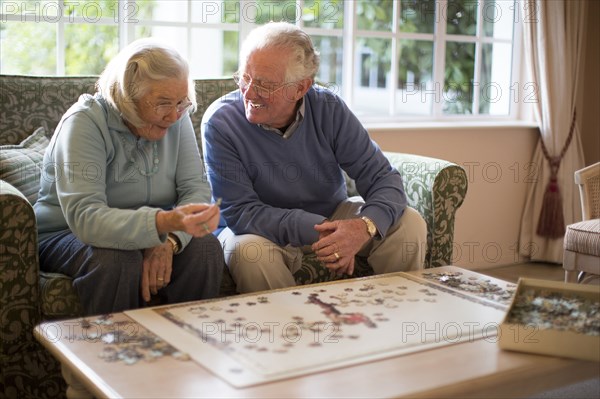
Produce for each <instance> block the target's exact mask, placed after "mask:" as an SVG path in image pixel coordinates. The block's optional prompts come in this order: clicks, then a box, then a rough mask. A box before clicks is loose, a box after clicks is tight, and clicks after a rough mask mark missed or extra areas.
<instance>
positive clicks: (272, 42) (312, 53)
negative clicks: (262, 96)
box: [240, 22, 320, 82]
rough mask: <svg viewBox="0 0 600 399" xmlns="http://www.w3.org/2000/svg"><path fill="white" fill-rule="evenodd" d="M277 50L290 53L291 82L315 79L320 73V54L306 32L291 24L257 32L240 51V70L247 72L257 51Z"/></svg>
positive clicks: (277, 24)
mask: <svg viewBox="0 0 600 399" xmlns="http://www.w3.org/2000/svg"><path fill="white" fill-rule="evenodd" d="M277 47H278V48H285V49H289V50H290V64H289V65H288V68H287V71H286V80H287V81H290V82H291V81H296V80H300V79H305V78H311V79H314V78H315V76H316V74H317V71H318V70H319V62H320V57H319V52H318V51H317V50H315V48H314V46H313V43H312V40H311V39H310V36H309V35H308V34H307V33H306V32H304V31H303V30H302V29H300V28H299V27H297V26H296V25H293V24H290V23H288V22H269V23H267V24H265V25H262V26H259V27H258V28H255V29H253V30H252V31H251V32H250V34H249V35H248V37H247V38H246V40H245V41H244V44H243V45H242V48H241V51H240V70H242V71H243V70H244V68H245V67H246V62H247V61H248V57H249V56H250V55H251V54H252V53H253V52H254V51H256V50H263V49H267V48H277Z"/></svg>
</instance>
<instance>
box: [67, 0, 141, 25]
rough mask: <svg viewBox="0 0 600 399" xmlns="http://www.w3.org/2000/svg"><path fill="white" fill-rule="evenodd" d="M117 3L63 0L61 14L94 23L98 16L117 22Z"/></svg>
mask: <svg viewBox="0 0 600 399" xmlns="http://www.w3.org/2000/svg"><path fill="white" fill-rule="evenodd" d="M117 3H118V1H117V0H101V1H65V3H64V6H63V15H64V16H68V17H69V18H73V17H80V18H83V19H84V21H85V22H90V23H95V22H97V21H98V20H100V18H110V19H111V20H112V21H115V22H118V21H119V14H118V12H119V5H118V4H117ZM132 10H133V9H132ZM67 20H69V19H67Z"/></svg>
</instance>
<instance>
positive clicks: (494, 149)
mask: <svg viewBox="0 0 600 399" xmlns="http://www.w3.org/2000/svg"><path fill="white" fill-rule="evenodd" d="M370 134H371V137H372V138H373V139H374V140H375V141H376V142H377V143H378V144H379V146H380V147H382V148H383V149H384V150H386V151H397V152H408V153H414V154H419V155H425V156H430V157H435V158H442V159H446V160H449V161H452V162H454V163H456V164H458V165H461V166H462V167H463V168H464V169H465V170H466V172H467V176H468V180H469V189H468V191H467V197H466V199H465V202H464V203H463V206H462V207H461V208H460V209H459V210H458V213H457V219H456V225H455V246H454V262H453V263H454V264H456V265H458V266H462V267H465V268H468V269H478V268H481V267H488V266H492V265H503V264H510V263H516V262H519V261H521V260H522V259H520V258H519V257H518V255H517V251H516V244H517V240H518V237H519V226H520V220H521V212H522V209H523V206H524V204H525V198H526V194H527V186H528V183H527V182H528V180H529V181H530V180H531V177H532V173H533V172H535V170H534V169H532V168H531V165H530V161H531V155H532V154H533V150H534V148H535V144H536V142H537V141H536V140H537V129H536V128H533V127H527V126H523V127H498V126H495V127H491V126H490V127H487V128H480V127H477V128H475V127H473V128H464V127H462V128H460V129H458V128H454V129H452V128H439V127H437V128H434V127H431V128H424V127H421V128H417V127H415V128H412V129H411V128H406V129H403V130H402V131H400V132H399V131H394V130H390V129H370Z"/></svg>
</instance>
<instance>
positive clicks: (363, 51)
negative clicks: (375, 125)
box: [354, 38, 392, 115]
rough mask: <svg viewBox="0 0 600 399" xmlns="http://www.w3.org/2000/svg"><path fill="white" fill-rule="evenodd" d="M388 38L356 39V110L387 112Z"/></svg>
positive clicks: (369, 113) (373, 112) (383, 113)
mask: <svg viewBox="0 0 600 399" xmlns="http://www.w3.org/2000/svg"><path fill="white" fill-rule="evenodd" d="M391 46H392V41H391V40H388V39H373V38H359V39H358V40H357V46H356V51H357V56H356V58H355V60H356V62H357V64H356V65H355V71H356V75H355V81H354V88H355V90H354V104H355V108H356V109H357V110H360V111H359V113H364V114H368V115H387V114H389V98H390V96H389V93H390V91H389V90H386V89H387V88H388V87H389V84H390V83H391V82H389V71H390V64H391V62H390V61H391Z"/></svg>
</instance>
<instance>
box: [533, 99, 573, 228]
mask: <svg viewBox="0 0 600 399" xmlns="http://www.w3.org/2000/svg"><path fill="white" fill-rule="evenodd" d="M575 115H576V111H575V110H574V111H573V121H572V122H571V128H570V130H569V136H568V137H567V141H566V142H565V145H564V147H563V149H562V151H561V152H560V155H559V156H556V157H552V156H550V154H549V153H548V149H547V148H546V146H545V145H544V141H543V140H542V152H543V153H544V157H545V158H546V160H548V163H549V164H550V181H549V182H548V185H547V186H546V192H545V193H544V199H543V201H542V209H541V211H540V218H539V220H538V226H537V235H539V236H541V237H547V238H561V237H564V235H565V219H564V215H563V206H562V198H561V195H560V189H559V187H558V168H559V167H560V161H561V160H562V158H563V156H564V155H565V153H566V152H567V148H568V147H569V144H571V139H572V138H573V131H574V130H575Z"/></svg>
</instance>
